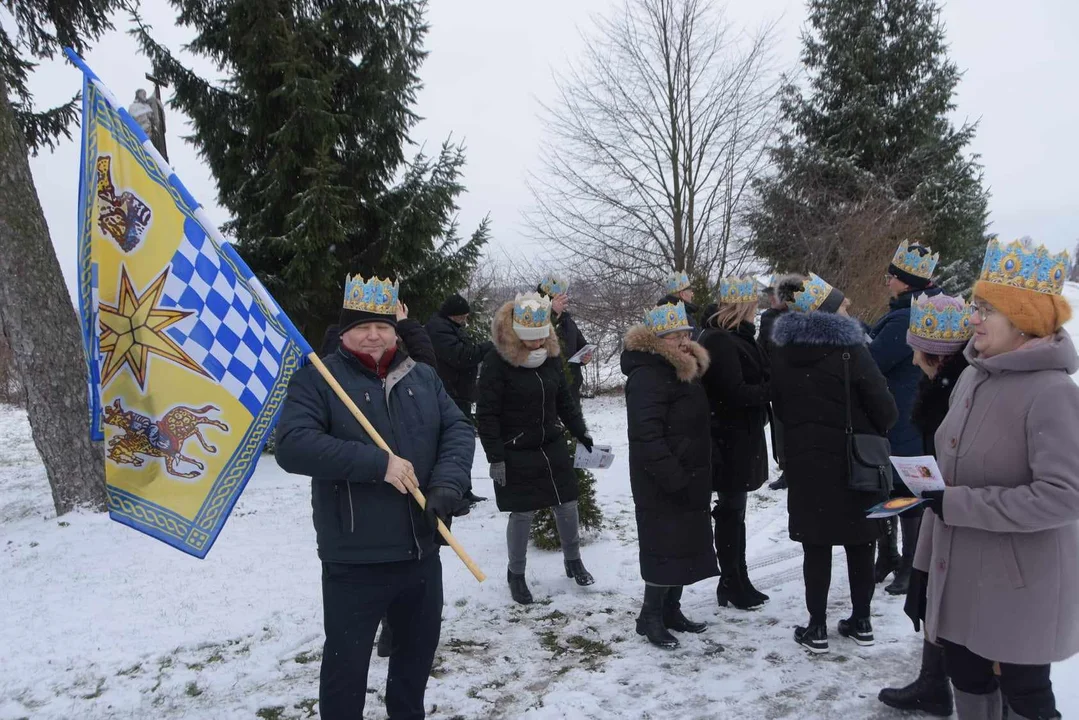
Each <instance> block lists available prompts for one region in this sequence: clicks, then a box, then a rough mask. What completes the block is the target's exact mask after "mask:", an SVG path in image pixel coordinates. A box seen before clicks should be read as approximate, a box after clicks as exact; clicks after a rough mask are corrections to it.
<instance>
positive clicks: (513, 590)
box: [506, 570, 532, 605]
mask: <svg viewBox="0 0 1079 720" xmlns="http://www.w3.org/2000/svg"><path fill="white" fill-rule="evenodd" d="M506 582H508V583H509V584H510V595H512V596H513V600H514V602H518V603H520V604H521V605H531V604H532V591H531V590H529V589H528V583H526V582H525V575H524V573H521V574H520V575H518V574H517V573H515V572H510V571H509V570H507V571H506Z"/></svg>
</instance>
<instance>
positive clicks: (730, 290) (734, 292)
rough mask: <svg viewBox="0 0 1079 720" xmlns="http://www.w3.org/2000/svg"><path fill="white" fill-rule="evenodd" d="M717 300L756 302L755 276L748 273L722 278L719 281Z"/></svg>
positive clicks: (723, 301)
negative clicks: (741, 275) (742, 275)
mask: <svg viewBox="0 0 1079 720" xmlns="http://www.w3.org/2000/svg"><path fill="white" fill-rule="evenodd" d="M719 301H720V302H721V303H728V304H733V303H755V302H757V280H756V278H754V277H751V276H749V275H746V276H745V277H735V276H732V277H725V278H722V279H721V280H720V281H719Z"/></svg>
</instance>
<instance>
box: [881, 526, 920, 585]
mask: <svg viewBox="0 0 1079 720" xmlns="http://www.w3.org/2000/svg"><path fill="white" fill-rule="evenodd" d="M916 509H920V508H916ZM921 525H922V516H921V515H911V516H907V515H903V516H900V518H899V526H900V527H901V528H902V529H903V559H902V561H901V563H900V565H899V569H898V570H896V571H895V577H894V578H893V579H892V583H891V584H890V585H888V587H886V588H884V592H886V593H888V594H889V595H906V594H907V588H909V587H910V571H911V569H912V568H913V566H914V551H915V549H916V548H917V547H918V530H919V529H920V528H921Z"/></svg>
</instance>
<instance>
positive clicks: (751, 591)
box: [742, 566, 771, 605]
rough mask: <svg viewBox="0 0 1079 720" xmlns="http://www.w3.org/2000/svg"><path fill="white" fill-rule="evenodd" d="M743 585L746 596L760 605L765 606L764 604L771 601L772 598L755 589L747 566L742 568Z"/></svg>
mask: <svg viewBox="0 0 1079 720" xmlns="http://www.w3.org/2000/svg"><path fill="white" fill-rule="evenodd" d="M742 585H743V586H744V587H745V589H746V594H747V595H748V596H749V597H751V598H754V599H755V600H756V601H757V604H758V605H763V604H764V603H766V602H768V601H769V600H771V598H770V597H768V596H767V595H765V594H764V593H762V592H761V591H760V590H758V589H757V588H755V587H753V583H751V582H750V581H749V570H747V569H746V567H745V566H742Z"/></svg>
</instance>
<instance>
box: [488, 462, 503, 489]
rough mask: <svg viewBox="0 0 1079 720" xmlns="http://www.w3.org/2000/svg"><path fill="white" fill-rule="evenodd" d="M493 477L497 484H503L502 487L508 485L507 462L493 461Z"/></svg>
mask: <svg viewBox="0 0 1079 720" xmlns="http://www.w3.org/2000/svg"><path fill="white" fill-rule="evenodd" d="M491 479H492V480H494V481H495V485H501V486H502V487H506V463H505V462H496V463H491Z"/></svg>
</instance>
